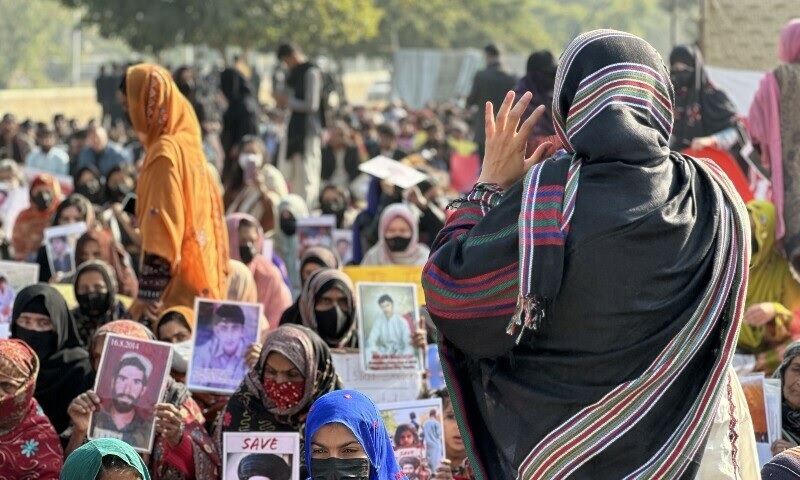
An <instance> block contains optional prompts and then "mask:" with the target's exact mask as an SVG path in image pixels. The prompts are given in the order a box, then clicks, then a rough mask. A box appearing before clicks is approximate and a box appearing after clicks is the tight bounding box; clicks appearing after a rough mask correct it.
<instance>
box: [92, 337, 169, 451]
mask: <svg viewBox="0 0 800 480" xmlns="http://www.w3.org/2000/svg"><path fill="white" fill-rule="evenodd" d="M171 364H172V345H170V344H168V343H162V342H154V341H149V340H140V339H136V338H129V337H122V336H119V335H114V334H108V335H107V336H106V341H105V345H104V346H103V355H102V359H101V362H100V368H99V369H98V371H97V379H96V380H95V386H94V391H95V393H97V396H98V397H100V400H101V402H102V403H101V406H100V410H99V411H97V412H94V413H92V418H91V420H90V423H89V435H88V437H89V439H90V440H92V439H95V438H117V439H119V440H122V441H123V442H125V443H127V444H129V445H130V446H131V447H133V448H134V449H135V450H136V451H138V452H142V453H150V452H151V451H152V449H153V440H154V438H155V428H156V424H155V421H156V418H155V406H156V404H157V403H160V402H161V399H162V398H163V397H164V389H165V388H166V385H167V376H168V375H169V369H170V365H171ZM120 425H123V426H122V427H120Z"/></svg>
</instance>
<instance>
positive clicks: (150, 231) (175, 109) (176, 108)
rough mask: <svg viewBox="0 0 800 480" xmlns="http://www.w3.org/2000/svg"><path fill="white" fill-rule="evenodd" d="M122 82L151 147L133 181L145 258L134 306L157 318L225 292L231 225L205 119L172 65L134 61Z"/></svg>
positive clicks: (136, 124) (137, 313)
mask: <svg viewBox="0 0 800 480" xmlns="http://www.w3.org/2000/svg"><path fill="white" fill-rule="evenodd" d="M120 90H121V92H122V93H123V97H124V98H123V99H122V104H123V106H124V108H125V109H126V110H127V111H128V115H129V116H130V119H131V124H132V125H133V129H134V130H135V131H136V132H137V134H138V135H139V137H140V140H141V141H142V144H143V145H144V148H145V152H146V155H145V159H144V163H143V164H142V168H141V172H140V173H139V182H138V185H137V188H136V195H137V200H136V218H137V220H138V222H139V228H140V230H141V234H142V260H141V271H140V279H139V280H140V281H139V295H138V299H137V301H136V302H135V303H134V305H133V306H132V309H131V313H133V314H134V315H135V316H136V317H139V316H141V315H142V314H143V315H144V316H146V317H147V318H148V319H150V320H151V321H153V322H155V321H157V319H158V314H159V312H160V310H161V309H162V308H170V307H174V306H176V305H183V306H186V307H192V306H193V305H194V299H195V297H203V298H211V299H217V300H221V299H224V298H225V296H226V290H227V281H228V232H227V229H226V226H225V221H224V219H223V215H224V213H223V209H222V199H221V197H220V192H219V188H218V187H217V186H216V185H215V183H214V180H213V179H212V178H211V176H210V175H209V172H208V166H207V165H206V163H207V162H206V159H205V156H204V154H203V147H202V140H201V135H200V124H199V123H198V121H197V117H196V116H195V113H194V110H193V109H192V105H191V104H190V103H189V101H188V100H186V98H185V97H184V96H183V95H182V94H181V92H180V91H178V88H177V86H176V85H175V83H174V82H173V80H172V77H171V76H170V74H169V72H167V71H166V70H164V69H163V68H161V67H158V66H156V65H150V64H140V65H135V66H133V67H130V68H129V69H128V71H127V72H126V75H125V80H124V81H123V82H122V85H121V86H120Z"/></svg>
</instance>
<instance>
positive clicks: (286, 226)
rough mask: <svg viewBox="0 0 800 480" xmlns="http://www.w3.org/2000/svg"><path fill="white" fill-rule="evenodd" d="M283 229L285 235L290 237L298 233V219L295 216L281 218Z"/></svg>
mask: <svg viewBox="0 0 800 480" xmlns="http://www.w3.org/2000/svg"><path fill="white" fill-rule="evenodd" d="M281 231H282V232H283V233H284V235H287V236H290V237H291V236H292V235H294V234H295V233H297V220H295V219H294V218H281Z"/></svg>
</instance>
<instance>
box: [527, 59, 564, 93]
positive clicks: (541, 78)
mask: <svg viewBox="0 0 800 480" xmlns="http://www.w3.org/2000/svg"><path fill="white" fill-rule="evenodd" d="M556 68H557V65H556V59H555V57H553V54H552V53H550V52H549V51H548V50H540V51H538V52H533V53H532V54H531V56H530V57H528V63H527V65H526V67H525V71H526V75H527V76H528V77H529V78H530V79H531V81H532V82H533V84H534V85H536V87H537V89H538V90H539V91H542V92H548V91H551V90H553V86H554V85H555V82H556Z"/></svg>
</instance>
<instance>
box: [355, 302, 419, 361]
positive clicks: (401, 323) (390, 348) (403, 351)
mask: <svg viewBox="0 0 800 480" xmlns="http://www.w3.org/2000/svg"><path fill="white" fill-rule="evenodd" d="M378 305H380V307H381V310H382V311H383V316H381V317H380V318H378V319H377V320H376V321H375V324H374V325H373V326H372V331H371V332H370V334H369V337H368V338H367V345H366V349H367V354H368V358H372V356H373V355H378V356H386V355H413V354H414V346H413V344H412V340H413V339H412V337H411V329H410V328H409V326H408V322H407V321H406V320H405V319H404V318H403V317H401V316H399V315H397V314H396V313H395V312H394V300H392V297H390V296H389V295H381V297H380V298H379V299H378Z"/></svg>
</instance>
